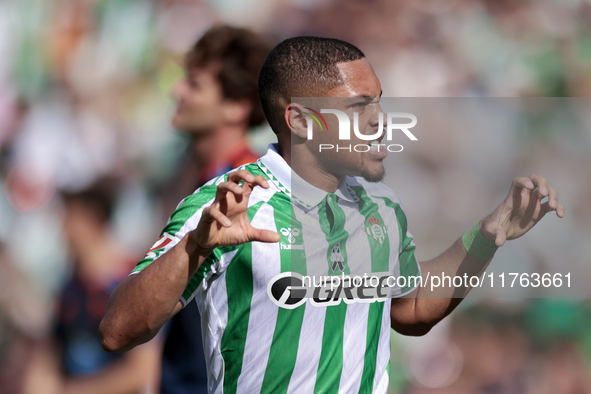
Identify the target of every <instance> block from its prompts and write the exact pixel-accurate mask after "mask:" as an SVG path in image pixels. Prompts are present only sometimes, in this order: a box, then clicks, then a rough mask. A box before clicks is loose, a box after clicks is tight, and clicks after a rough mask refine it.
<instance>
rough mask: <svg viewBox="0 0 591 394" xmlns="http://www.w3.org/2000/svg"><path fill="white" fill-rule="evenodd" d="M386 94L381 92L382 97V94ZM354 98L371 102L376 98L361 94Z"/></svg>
mask: <svg viewBox="0 0 591 394" xmlns="http://www.w3.org/2000/svg"><path fill="white" fill-rule="evenodd" d="M383 93H384V91H383V90H380V97H382V94H383ZM352 98H360V99H365V100H368V99H369V100H371V99H373V98H375V97H374V96H370V95H367V94H360V95H359V96H353V97H352Z"/></svg>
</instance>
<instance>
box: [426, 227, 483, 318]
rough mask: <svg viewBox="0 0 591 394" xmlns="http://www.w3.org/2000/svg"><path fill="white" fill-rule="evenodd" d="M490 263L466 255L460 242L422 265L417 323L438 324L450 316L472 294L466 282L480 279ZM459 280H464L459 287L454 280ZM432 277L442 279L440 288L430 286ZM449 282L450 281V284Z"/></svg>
mask: <svg viewBox="0 0 591 394" xmlns="http://www.w3.org/2000/svg"><path fill="white" fill-rule="evenodd" d="M490 261H491V260H490V259H489V260H482V259H479V258H477V257H475V256H473V255H471V254H469V253H467V252H466V249H465V248H464V245H463V244H462V241H461V239H458V240H456V242H454V243H453V245H452V246H450V247H449V248H448V249H447V250H446V251H445V252H443V253H442V254H441V255H439V256H437V257H436V258H434V259H432V260H429V261H425V262H421V263H420V265H421V273H422V277H423V286H421V287H419V289H418V291H417V294H416V298H415V304H416V305H415V309H416V313H417V319H418V320H420V321H426V322H433V324H436V323H437V322H438V321H440V320H441V319H443V318H444V317H445V316H447V315H448V314H450V313H451V311H453V310H454V309H455V307H456V306H458V305H459V303H460V302H461V301H462V300H463V299H464V298H465V297H466V295H467V294H468V293H469V292H470V290H472V287H471V286H470V280H469V279H468V280H465V278H471V277H473V276H477V277H480V276H481V275H482V274H483V273H484V271H485V270H486V268H487V267H488V265H489V263H490ZM456 276H457V277H461V278H462V283H461V285H460V286H455V285H454V282H453V278H454V277H456ZM433 277H439V279H440V280H441V279H443V280H441V283H440V286H439V287H432V286H431V284H432V281H433V279H432V278H433ZM447 278H451V284H450V283H449V282H450V280H448V279H447ZM427 279H429V281H428V282H427ZM458 283H459V281H458Z"/></svg>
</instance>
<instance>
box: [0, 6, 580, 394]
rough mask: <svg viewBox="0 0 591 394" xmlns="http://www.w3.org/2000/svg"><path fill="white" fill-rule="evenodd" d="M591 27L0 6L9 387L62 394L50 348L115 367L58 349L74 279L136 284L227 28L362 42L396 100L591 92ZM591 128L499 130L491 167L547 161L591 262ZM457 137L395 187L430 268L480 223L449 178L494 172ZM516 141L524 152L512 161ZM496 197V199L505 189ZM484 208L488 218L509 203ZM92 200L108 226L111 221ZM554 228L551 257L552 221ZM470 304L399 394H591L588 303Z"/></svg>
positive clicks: (309, 10)
mask: <svg viewBox="0 0 591 394" xmlns="http://www.w3.org/2000/svg"><path fill="white" fill-rule="evenodd" d="M590 22H591V2H589V1H587V0H562V1H550V0H541V1H530V0H520V1H517V0H414V1H412V0H404V1H387V0H365V1H362V0H273V1H271V0H242V1H239V0H210V1H205V0H203V1H202V0H151V1H150V0H101V1H98V0H4V1H2V2H0V186H2V190H3V192H2V193H0V392H2V393H21V392H27V390H28V392H34V389H31V387H47V385H50V384H52V383H51V382H50V379H51V378H49V377H48V376H50V374H48V373H46V372H35V371H33V372H31V368H28V367H29V366H30V365H32V364H33V363H34V359H35V357H38V356H37V352H36V350H35V349H37V348H38V347H39V346H47V349H48V351H47V352H46V353H45V354H49V355H50V356H51V355H52V354H53V356H54V357H58V358H59V359H61V360H62V361H61V362H62V364H63V365H62V367H61V369H62V373H63V371H66V370H67V363H68V360H70V361H71V362H73V363H75V361H76V358H77V357H78V358H81V359H82V361H80V360H78V363H77V364H76V365H80V364H84V360H86V359H88V358H89V357H94V358H95V359H101V358H102V357H105V355H103V354H102V353H101V352H102V350H101V349H100V345H99V344H98V342H92V341H90V342H88V341H86V342H85V338H78V339H79V341H81V343H82V344H81V345H80V346H78V348H77V349H78V350H77V352H79V353H76V352H74V353H75V354H64V352H63V351H60V350H59V347H57V348H56V347H53V346H52V345H46V339H47V338H49V337H50V336H54V337H57V338H60V335H61V336H64V335H67V332H66V333H64V332H63V330H62V331H60V328H59V327H60V324H61V323H63V322H64V321H67V320H68V319H73V317H71V316H65V315H64V314H58V313H57V311H58V310H60V306H59V305H58V301H57V300H58V299H59V298H58V297H59V296H60V294H63V293H64V291H68V289H69V288H68V287H66V288H65V289H64V286H66V283H67V281H68V278H70V277H71V276H72V272H73V271H74V270H75V269H77V270H79V271H82V272H83V275H82V276H83V277H85V278H86V279H87V280H88V282H87V283H86V284H87V285H89V286H91V285H92V284H93V283H94V284H96V283H99V284H101V285H103V287H108V286H107V284H108V283H111V282H112V281H113V280H115V279H116V278H121V277H124V276H125V275H126V274H127V273H128V272H129V271H130V269H131V268H130V267H132V266H133V264H134V263H135V261H138V260H139V259H140V258H141V257H142V256H143V254H144V253H145V251H146V250H147V249H148V248H149V246H150V245H151V244H152V243H153V241H154V240H155V239H156V238H157V236H158V233H159V231H160V230H161V228H162V226H163V224H164V223H165V222H166V219H167V216H168V215H169V214H170V213H171V212H172V210H173V209H174V206H175V205H176V203H177V202H178V200H179V199H180V197H182V196H179V195H178V191H176V192H174V193H173V192H171V190H172V189H174V188H173V187H172V186H171V185H173V184H174V183H175V182H181V181H182V180H179V176H178V175H177V174H179V172H180V168H182V167H183V165H184V164H186V163H187V141H186V139H185V138H184V137H183V136H181V135H179V134H178V133H176V132H175V131H174V130H173V129H172V128H171V126H170V116H171V111H172V109H173V108H174V102H173V101H172V99H171V98H170V95H169V94H170V90H171V88H172V86H173V84H174V83H175V82H176V81H177V80H178V79H179V78H181V77H182V75H183V68H182V56H183V52H184V51H186V50H187V49H188V48H189V46H190V45H191V44H192V43H193V42H194V41H195V40H196V39H197V38H199V37H200V35H201V34H202V33H203V32H205V31H206V30H207V29H208V28H210V27H211V26H212V25H214V24H216V23H229V24H234V25H238V26H243V27H248V28H251V29H253V30H256V31H258V32H261V33H264V34H266V35H268V36H270V37H272V38H273V39H274V40H275V41H277V42H278V41H279V40H281V39H284V38H287V37H290V36H294V35H320V36H329V37H335V38H340V39H343V40H346V41H349V42H351V43H353V44H355V45H357V46H358V47H359V48H360V49H362V50H363V51H364V52H365V54H366V56H367V57H368V59H369V60H370V62H371V63H372V64H373V66H374V69H375V71H376V74H377V75H378V76H379V77H380V79H381V82H382V87H383V91H384V96H386V97H462V96H463V97H465V96H468V97H487V96H495V97H507V96H508V97H523V96H527V97H529V96H533V97H536V96H543V97H545V96H553V97H586V96H590V95H591V23H590ZM580 112H582V114H583V115H581V116H584V115H585V109H582V110H581V111H580ZM582 123H583V124H584V125H586V127H579V128H576V130H575V131H572V130H571V131H570V132H569V130H568V129H567V128H565V129H560V130H558V132H559V133H558V134H557V133H556V132H552V131H549V132H544V129H543V128H536V127H533V126H532V130H535V131H533V132H531V131H530V132H524V133H522V134H521V135H520V136H519V138H518V140H519V143H517V144H511V143H512V142H514V139H513V138H514V137H515V136H513V137H512V136H507V135H505V134H503V133H499V137H498V138H496V137H491V142H490V143H491V144H492V145H491V146H492V147H495V148H499V149H498V151H499V152H500V151H502V152H503V153H502V154H501V153H499V155H494V156H496V160H497V161H496V162H495V166H496V165H497V164H498V165H499V166H500V167H494V166H492V167H491V166H489V167H490V168H488V170H489V171H491V172H496V173H497V175H496V176H497V177H498V178H499V179H497V178H494V177H493V178H494V179H492V180H491V182H495V183H501V185H500V186H502V190H505V191H504V192H506V190H507V188H508V186H509V184H508V182H510V179H511V178H512V177H513V176H516V175H528V174H529V173H528V174H523V173H520V174H513V173H514V172H515V171H529V172H531V171H530V169H531V170H533V169H534V168H535V171H536V172H539V173H540V174H542V175H544V176H546V177H547V178H548V179H549V180H550V182H551V183H552V182H557V181H558V182H557V183H558V184H559V186H560V185H564V186H563V187H562V189H559V188H558V187H557V189H559V192H561V193H562V191H563V190H564V188H571V187H572V188H573V189H571V190H569V193H566V195H567V196H570V198H569V197H567V199H566V200H563V202H564V204H565V206H566V208H567V219H565V220H566V223H567V224H566V225H562V226H561V230H560V231H566V232H567V234H566V236H567V237H571V239H573V245H577V246H576V247H575V246H573V249H572V250H575V252H572V254H569V255H568V258H574V259H578V260H580V261H581V262H583V263H591V259H590V258H589V257H588V256H590V255H591V247H590V246H589V244H588V240H589V239H590V238H591V229H590V226H589V224H588V223H590V222H591V208H590V206H589V203H588V201H589V200H590V199H591V182H590V180H591V175H590V169H591V155H589V153H590V151H589V148H590V147H591V132H589V129H590V127H591V125H590V124H589V123H588V122H587V123H585V122H582ZM515 138H516V137H515ZM272 139H273V134H272V132H270V130H269V129H266V128H262V129H259V130H253V133H252V135H251V141H252V144H253V147H254V148H256V149H257V150H259V151H260V152H263V151H264V150H265V149H266V144H267V143H268V142H270V141H272ZM452 142H453V141H452V140H451V139H445V138H443V137H441V138H440V140H436V142H434V143H433V145H431V146H430V147H427V148H426V149H425V150H422V151H420V152H418V153H416V154H410V155H409V156H405V159H404V160H406V161H405V164H404V166H406V167H405V168H406V169H408V171H405V174H406V175H404V176H403V175H397V174H392V177H393V178H394V179H395V182H400V185H401V186H400V187H398V188H396V187H395V190H396V191H397V192H398V194H399V195H400V197H401V199H402V201H403V202H404V201H409V202H408V203H406V207H407V210H408V214H409V222H410V226H411V227H410V229H411V231H412V232H413V234H414V235H415V237H416V240H417V244H418V245H419V248H418V251H419V253H420V252H421V245H431V246H430V247H426V248H425V249H423V250H424V251H425V252H423V253H425V254H424V255H422V256H421V255H419V257H420V258H428V257H432V256H433V254H434V253H437V252H438V251H442V250H443V248H444V247H445V245H444V244H445V243H448V244H450V243H451V242H452V241H453V239H454V237H457V236H458V235H459V234H461V231H465V230H467V229H468V228H469V227H470V226H471V225H472V224H473V221H474V220H477V216H476V217H474V216H472V217H470V218H469V219H468V223H467V224H468V226H466V223H464V222H462V221H461V220H457V215H454V212H456V211H459V210H462V209H464V208H465V207H464V203H462V201H466V200H468V201H472V199H469V198H466V199H462V196H458V195H457V194H454V193H451V192H450V190H454V189H453V188H452V187H450V186H449V185H454V186H458V188H459V189H462V188H465V189H467V192H469V189H470V188H472V187H473V188H478V187H480V186H482V184H486V181H481V182H477V183H476V184H474V183H470V184H468V185H466V183H467V181H466V179H467V178H466V174H465V173H464V172H463V171H462V168H470V167H478V166H481V167H482V166H483V165H482V163H481V162H479V160H481V158H482V156H481V155H478V154H473V155H467V156H466V157H463V159H462V160H463V161H458V155H460V154H461V152H460V151H461V149H462V147H458V146H455V149H456V153H457V154H452V153H449V152H452V151H453V149H454V146H452V145H453V143H452ZM506 143H507V144H511V146H512V147H513V148H512V149H501V148H503V147H504V145H503V144H506ZM446 144H447V145H446ZM495 144H496V145H495ZM448 145H449V146H448ZM446 148H449V150H447V149H446ZM463 149H465V150H469V149H468V148H467V147H463ZM489 154H490V152H489ZM508 162H509V163H511V164H507V163H508ZM503 163H504V164H503ZM572 163H574V164H575V165H574V166H573V167H571V164H572ZM503 165H504V167H503ZM484 167H487V165H484ZM412 168H415V169H416V170H415V171H414V172H413V171H411V169H412ZM496 168H501V170H500V171H493V169H496ZM538 168H541V169H538ZM544 171H545V172H544ZM394 172H395V170H394ZM487 179H488V178H487ZM437 182H440V184H437ZM503 182H504V183H503ZM433 185H435V186H433ZM495 186H496V185H495ZM175 190H176V189H175ZM493 190H497V189H493ZM413 191H415V193H413ZM190 192H191V190H186V191H185V194H187V193H190ZM419 192H420V193H419ZM504 192H503V193H504ZM472 196H473V197H474V198H475V197H476V196H478V194H475V195H472ZM488 197H490V196H488ZM493 197H494V198H492V199H491V201H493V200H494V201H496V202H497V203H498V202H500V199H501V198H503V197H504V196H500V195H494V196H493ZM562 198H563V196H562V195H561V199H562ZM458 201H459V202H458ZM486 201H487V202H488V200H486ZM471 205H473V207H472V206H470V207H468V210H471V212H480V213H481V215H484V214H485V213H486V212H488V210H489V209H492V208H494V206H489V205H487V204H479V203H473V204H471ZM441 206H445V211H444V210H443V209H442V208H441ZM89 207H90V208H91V210H92V211H93V212H96V210H97V209H99V210H100V209H103V211H101V212H104V215H102V216H101V217H99V218H97V217H94V216H93V215H91V214H89V213H88V209H89ZM97 207H98V208H97ZM477 215H478V213H477ZM454 220H455V222H454ZM450 227H451V228H452V230H453V231H451V230H450ZM534 230H536V229H534ZM540 231H541V232H543V233H544V234H545V235H544V236H543V237H542V238H539V239H542V240H544V242H547V243H548V245H550V246H552V245H553V244H552V242H553V235H552V234H553V232H552V227H551V226H550V227H549V229H546V230H540ZM554 231H556V230H555V229H554ZM440 234H444V237H443V238H441V237H439V235H440ZM449 234H451V236H452V238H451V239H450V238H445V237H449V236H450V235H449ZM97 239H100V240H101V243H100V245H99V246H97V244H98V242H97V241H96V240H97ZM521 245H522V246H523V245H525V246H523V247H522V248H520V249H519V251H518V252H516V253H517V254H519V255H520V256H521V257H522V258H523V259H529V260H532V261H543V260H544V259H549V260H552V261H560V259H561V258H567V257H565V256H564V255H563V254H562V250H560V249H557V252H556V253H555V254H553V255H550V256H547V255H543V256H539V255H537V254H536V247H535V245H531V244H527V243H525V242H524V243H523V244H521ZM101 248H102V249H101ZM524 254H526V256H525V257H524V256H523V255H524ZM101 259H102V260H101ZM97 260H100V261H97ZM106 260H109V261H110V263H109V264H106V263H105V264H104V265H101V261H106ZM75 267H77V268H75ZM99 287H100V286H99ZM70 290H71V289H70ZM72 291H73V293H76V292H75V290H72ZM72 297H74V296H72ZM105 297H106V296H105V294H104V293H101V292H100V291H98V292H97V296H96V297H95V298H90V299H88V300H84V301H76V299H75V298H72V299H71V300H70V301H71V302H72V303H73V304H72V305H74V304H76V302H86V307H87V308H90V309H91V310H92V308H97V309H96V310H101V308H104V306H105V303H106V298H105ZM585 297H588V295H585ZM63 299H64V298H63V297H62V300H63ZM65 299H66V300H68V298H67V297H66V298H65ZM466 304H467V305H466V306H464V307H463V308H461V310H459V311H457V312H456V313H454V315H452V317H451V318H450V319H448V320H447V321H446V322H445V323H444V324H442V325H441V326H440V327H438V328H437V329H436V330H434V332H433V333H430V334H429V335H428V336H427V337H425V338H419V339H405V338H401V337H400V336H397V335H393V344H392V346H393V353H392V373H391V382H392V383H391V390H392V392H393V393H448V392H449V393H487V394H493V393H565V394H568V393H587V392H590V393H591V368H590V366H589V360H590V357H591V332H589V330H588V329H587V327H589V325H588V324H589V323H591V309H590V308H589V305H588V303H587V302H586V301H573V300H558V299H556V300H552V299H537V300H512V301H511V302H507V301H498V300H497V301H494V300H492V301H491V300H489V301H486V302H485V301H478V300H473V301H467V302H466ZM72 305H68V307H67V308H66V310H72V309H75V308H76V306H75V305H74V306H72ZM61 310H63V308H62V309H61ZM98 315H100V313H99V314H98ZM97 318H98V319H99V320H100V316H98V317H97ZM58 342H59V341H58ZM40 344H41V345H40ZM97 346H98V348H97ZM72 360H74V361H72ZM95 361H96V360H95ZM79 372H80V371H79ZM36 373H37V375H36ZM72 373H73V372H72ZM80 373H82V374H83V373H84V371H81V372H80ZM44 379H46V380H44ZM152 387H154V386H152ZM31 390H33V391H31ZM146 390H147V391H146V392H153V391H150V390H151V389H150V388H149V387H148V388H147V389H146ZM152 390H153V389H152ZM37 392H41V391H37Z"/></svg>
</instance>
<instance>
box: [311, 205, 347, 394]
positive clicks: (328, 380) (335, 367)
mask: <svg viewBox="0 0 591 394" xmlns="http://www.w3.org/2000/svg"><path fill="white" fill-rule="evenodd" d="M318 211H319V212H318V216H319V219H320V227H321V228H322V231H323V232H324V235H325V238H326V241H327V243H328V250H327V262H328V265H329V270H328V274H329V275H339V274H340V273H341V272H344V273H345V274H349V273H350V271H349V267H348V264H347V245H346V243H347V238H348V237H349V234H348V233H347V231H346V230H345V220H346V215H345V213H344V212H343V209H342V208H341V207H340V206H339V204H338V197H337V196H336V195H334V194H333V193H328V195H327V196H326V197H325V199H324V200H323V201H322V202H321V203H320V205H319V207H318ZM346 315H347V304H346V303H344V302H341V303H340V304H338V305H333V306H329V307H327V309H326V317H325V320H324V332H323V334H322V352H321V353H320V361H319V363H318V372H317V374H316V384H315V386H314V392H315V393H338V389H339V383H340V380H341V373H342V369H343V335H344V330H345V318H346Z"/></svg>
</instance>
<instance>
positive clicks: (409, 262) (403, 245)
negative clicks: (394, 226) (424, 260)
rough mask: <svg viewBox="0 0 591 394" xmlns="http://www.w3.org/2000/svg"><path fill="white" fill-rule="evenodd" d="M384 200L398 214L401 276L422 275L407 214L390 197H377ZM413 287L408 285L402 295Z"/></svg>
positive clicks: (411, 284) (410, 284)
mask: <svg viewBox="0 0 591 394" xmlns="http://www.w3.org/2000/svg"><path fill="white" fill-rule="evenodd" d="M376 198H379V199H381V200H383V201H384V202H385V203H386V206H388V207H389V208H392V209H393V210H394V212H395V213H396V219H397V222H398V230H399V234H400V241H399V243H400V249H399V250H400V256H399V258H398V265H399V267H400V275H403V276H406V277H407V278H408V277H409V276H417V275H421V271H420V268H419V263H418V261H417V259H416V257H415V249H416V246H415V244H414V242H413V238H412V236H411V235H410V233H409V232H408V224H407V220H406V214H405V213H404V210H403V209H402V207H401V206H400V204H398V203H396V202H393V201H392V200H390V199H389V198H388V197H376ZM407 282H411V281H407ZM413 287H415V286H413V283H407V286H405V287H404V288H402V289H401V291H402V294H404V293H406V292H407V291H409V290H411V289H412V288H413Z"/></svg>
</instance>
